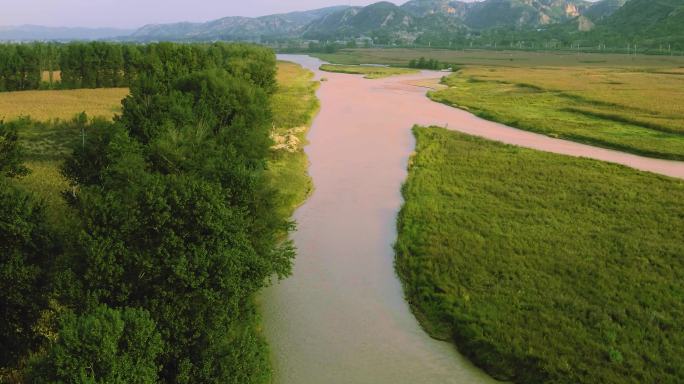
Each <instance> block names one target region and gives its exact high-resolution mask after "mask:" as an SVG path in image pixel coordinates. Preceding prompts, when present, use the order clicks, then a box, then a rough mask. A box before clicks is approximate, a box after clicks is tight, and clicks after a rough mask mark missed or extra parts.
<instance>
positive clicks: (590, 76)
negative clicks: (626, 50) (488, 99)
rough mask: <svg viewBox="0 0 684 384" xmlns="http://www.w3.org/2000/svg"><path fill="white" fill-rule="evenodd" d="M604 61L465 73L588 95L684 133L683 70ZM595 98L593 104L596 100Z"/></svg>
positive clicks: (609, 106)
mask: <svg viewBox="0 0 684 384" xmlns="http://www.w3.org/2000/svg"><path fill="white" fill-rule="evenodd" d="M677 73H678V72H677V68H673V69H671V70H670V71H665V70H661V71H650V70H645V69H639V70H635V69H629V68H605V67H595V68H591V67H572V66H569V67H533V68H512V67H481V66H468V67H466V68H464V69H463V70H462V71H461V73H460V75H462V76H463V77H466V78H474V79H477V80H485V81H501V82H506V83H510V84H525V85H532V86H534V87H538V88H541V89H543V90H544V91H551V92H561V93H564V94H567V95H571V96H576V97H579V98H582V99H585V100H587V103H586V105H585V107H588V108H590V109H592V110H596V109H597V108H598V107H602V108H601V109H602V110H613V111H615V112H618V111H619V114H620V115H624V116H625V117H630V118H632V119H635V120H638V121H641V122H646V123H652V124H655V125H660V126H663V127H665V128H667V129H668V130H670V131H674V132H683V133H684V72H681V74H677ZM592 104H593V105H592Z"/></svg>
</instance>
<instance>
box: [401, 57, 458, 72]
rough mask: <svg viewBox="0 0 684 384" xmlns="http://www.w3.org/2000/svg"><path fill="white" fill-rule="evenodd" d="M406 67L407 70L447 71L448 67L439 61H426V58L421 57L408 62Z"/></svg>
mask: <svg viewBox="0 0 684 384" xmlns="http://www.w3.org/2000/svg"><path fill="white" fill-rule="evenodd" d="M408 67H409V68H418V69H431V70H441V69H447V68H449V67H450V66H449V64H447V63H440V62H439V60H435V59H426V58H424V57H422V56H421V58H420V59H418V60H416V59H413V60H411V61H409V65H408Z"/></svg>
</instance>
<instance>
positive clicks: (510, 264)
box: [396, 128, 684, 383]
mask: <svg viewBox="0 0 684 384" xmlns="http://www.w3.org/2000/svg"><path fill="white" fill-rule="evenodd" d="M415 134H416V137H417V145H418V146H417V155H416V156H415V157H414V158H413V160H412V162H411V168H410V172H409V179H408V181H407V183H406V185H405V186H404V188H403V194H404V197H405V199H406V203H405V205H404V207H403V209H402V211H401V214H400V217H399V223H398V229H399V240H398V242H397V244H396V251H397V261H396V266H397V270H398V272H399V274H400V276H401V279H402V281H403V283H404V286H405V290H406V294H407V297H408V299H409V302H410V303H411V305H412V307H413V308H414V310H415V311H416V313H417V314H418V317H419V318H420V319H421V321H422V323H423V325H424V326H425V328H426V329H427V330H428V331H429V332H430V333H431V334H432V335H433V336H435V337H438V338H441V339H445V340H453V341H454V342H455V343H456V345H458V347H459V349H460V350H461V351H462V352H463V353H465V354H467V355H468V356H470V357H471V358H472V359H473V361H474V362H475V363H476V364H478V365H479V366H481V367H483V368H485V369H486V370H487V371H488V372H490V373H492V374H493V375H495V376H496V377H499V378H502V379H506V380H510V381H513V382H518V383H546V382H552V383H646V382H649V383H680V382H682V381H683V380H684V366H682V364H681V361H682V360H683V359H684V330H683V329H682V322H681V321H680V319H681V316H682V313H684V284H683V283H682V279H681V276H682V274H683V273H684V260H683V259H682V255H684V232H682V230H681V229H682V227H684V216H682V212H684V183H682V181H681V180H675V179H670V178H666V177H661V176H657V175H654V174H649V173H644V172H639V171H635V170H632V169H629V168H625V167H622V166H617V165H612V164H607V163H602V162H599V161H594V160H588V159H577V158H572V157H567V156H561V155H555V154H550V153H544V152H538V151H533V150H528V149H523V148H519V147H514V146H507V145H504V144H500V143H496V142H491V141H486V140H483V139H479V138H476V137H472V136H468V135H464V134H460V133H456V132H449V131H446V130H444V129H441V128H417V129H416V130H415Z"/></svg>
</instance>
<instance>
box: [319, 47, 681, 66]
mask: <svg viewBox="0 0 684 384" xmlns="http://www.w3.org/2000/svg"><path fill="white" fill-rule="evenodd" d="M311 55H312V56H316V57H319V58H321V59H322V60H325V61H328V62H330V63H334V64H345V65H359V64H386V65H392V66H398V67H406V66H408V63H409V61H411V60H414V59H420V58H421V57H425V58H426V59H435V60H438V61H440V62H442V63H449V64H454V65H457V66H464V65H478V66H479V65H487V66H503V67H518V68H520V67H522V68H525V67H538V66H554V67H573V66H580V67H646V68H667V69H670V68H675V69H679V70H681V69H682V68H684V57H682V56H672V57H670V56H647V55H637V56H633V55H619V54H598V53H582V54H579V55H578V54H576V53H571V52H525V51H485V50H464V51H457V50H446V49H427V48H420V49H405V48H392V49H343V50H340V51H339V52H337V53H312V54H311Z"/></svg>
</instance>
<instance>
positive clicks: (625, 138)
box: [430, 67, 684, 160]
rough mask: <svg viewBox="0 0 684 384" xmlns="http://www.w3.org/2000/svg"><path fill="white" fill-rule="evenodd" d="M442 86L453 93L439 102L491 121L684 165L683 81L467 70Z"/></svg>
mask: <svg viewBox="0 0 684 384" xmlns="http://www.w3.org/2000/svg"><path fill="white" fill-rule="evenodd" d="M444 84H446V85H448V86H449V88H448V89H445V90H441V91H438V92H434V93H431V94H430V97H431V98H432V99H433V100H435V101H437V102H442V103H445V104H448V105H452V106H455V107H458V108H462V109H466V110H468V111H470V112H473V113H475V114H476V115H478V116H481V117H483V118H485V119H488V120H494V121H498V122H500V123H503V124H506V125H510V126H513V127H517V128H521V129H525V130H529V131H534V132H539V133H543V134H546V135H549V136H554V137H559V138H564V139H569V140H573V141H578V142H583V143H588V144H592V145H596V146H601V147H607V148H614V149H618V150H622V151H626V152H633V153H637V154H642V155H646V156H651V157H660V158H666V159H676V160H684V76H679V75H659V74H654V73H634V72H626V71H620V70H609V69H589V68H579V67H573V68H564V69H562V70H559V69H548V68H539V69H519V68H492V67H489V68H488V67H469V68H466V69H464V70H462V71H461V72H459V73H457V74H454V75H452V76H450V77H448V78H446V79H445V81H444ZM662 100H669V101H668V102H667V103H663V102H662Z"/></svg>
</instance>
